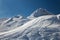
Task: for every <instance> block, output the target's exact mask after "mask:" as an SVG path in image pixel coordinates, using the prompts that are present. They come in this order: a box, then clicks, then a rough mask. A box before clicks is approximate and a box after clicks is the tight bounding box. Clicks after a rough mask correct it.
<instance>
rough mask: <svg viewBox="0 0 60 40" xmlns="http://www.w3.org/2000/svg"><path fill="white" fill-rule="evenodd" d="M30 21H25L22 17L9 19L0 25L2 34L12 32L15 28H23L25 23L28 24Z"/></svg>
mask: <svg viewBox="0 0 60 40" xmlns="http://www.w3.org/2000/svg"><path fill="white" fill-rule="evenodd" d="M28 21H29V19H24V18H22V16H19V15H18V16H14V17H12V18H9V19H7V20H5V21H4V22H3V23H2V24H1V25H0V32H5V31H8V30H12V29H14V28H17V27H19V26H22V25H23V24H24V23H26V22H28Z"/></svg>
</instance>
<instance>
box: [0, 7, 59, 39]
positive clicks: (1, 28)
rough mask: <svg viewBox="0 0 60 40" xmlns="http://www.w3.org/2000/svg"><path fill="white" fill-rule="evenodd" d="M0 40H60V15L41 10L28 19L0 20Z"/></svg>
mask: <svg viewBox="0 0 60 40" xmlns="http://www.w3.org/2000/svg"><path fill="white" fill-rule="evenodd" d="M0 40H60V14H57V15H54V14H53V13H51V12H49V11H47V10H46V9H42V8H39V9H37V10H35V11H34V12H33V13H32V14H31V15H30V16H28V17H26V18H24V17H23V16H21V15H17V16H14V17H12V18H3V19H0Z"/></svg>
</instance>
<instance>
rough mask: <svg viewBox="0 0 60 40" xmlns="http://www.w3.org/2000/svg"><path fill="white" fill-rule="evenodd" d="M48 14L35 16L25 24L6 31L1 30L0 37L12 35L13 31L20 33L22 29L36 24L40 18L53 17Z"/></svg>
mask: <svg viewBox="0 0 60 40" xmlns="http://www.w3.org/2000/svg"><path fill="white" fill-rule="evenodd" d="M48 16H49V15H48ZM48 16H42V17H38V18H36V19H34V20H32V21H29V22H27V23H26V24H24V25H23V26H21V27H17V28H15V29H13V30H10V31H7V32H1V33H0V38H1V37H6V36H9V35H12V34H14V33H19V32H20V33H22V32H23V31H24V30H26V29H28V28H29V27H31V26H33V25H36V23H37V22H39V21H40V22H41V21H42V20H46V19H49V18H51V17H55V15H50V16H49V17H48ZM39 25H40V24H39ZM47 25H49V24H47ZM44 27H45V25H44Z"/></svg>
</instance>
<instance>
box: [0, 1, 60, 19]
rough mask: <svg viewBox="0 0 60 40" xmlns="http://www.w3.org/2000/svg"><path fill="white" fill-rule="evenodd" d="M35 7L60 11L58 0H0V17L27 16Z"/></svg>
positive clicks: (54, 11)
mask: <svg viewBox="0 0 60 40" xmlns="http://www.w3.org/2000/svg"><path fill="white" fill-rule="evenodd" d="M37 8H44V9H47V10H48V11H50V12H52V13H54V14H58V13H60V0H0V18H4V17H12V16H15V15H19V14H21V15H23V16H25V17H26V16H28V15H30V14H31V13H32V12H33V11H34V10H36V9H37Z"/></svg>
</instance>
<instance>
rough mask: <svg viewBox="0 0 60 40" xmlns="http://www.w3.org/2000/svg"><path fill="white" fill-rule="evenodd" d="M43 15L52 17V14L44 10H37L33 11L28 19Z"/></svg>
mask: <svg viewBox="0 0 60 40" xmlns="http://www.w3.org/2000/svg"><path fill="white" fill-rule="evenodd" d="M43 15H52V13H50V12H49V11H47V10H46V9H43V8H39V9H37V10H35V11H34V12H33V13H32V14H31V15H30V16H29V17H28V18H35V17H39V16H43Z"/></svg>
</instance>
